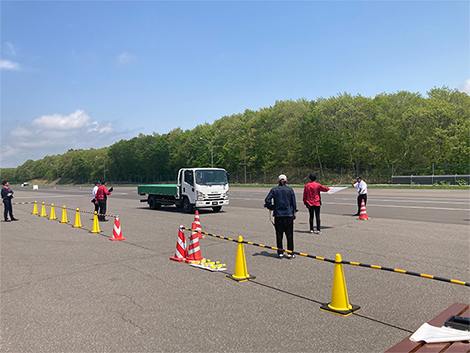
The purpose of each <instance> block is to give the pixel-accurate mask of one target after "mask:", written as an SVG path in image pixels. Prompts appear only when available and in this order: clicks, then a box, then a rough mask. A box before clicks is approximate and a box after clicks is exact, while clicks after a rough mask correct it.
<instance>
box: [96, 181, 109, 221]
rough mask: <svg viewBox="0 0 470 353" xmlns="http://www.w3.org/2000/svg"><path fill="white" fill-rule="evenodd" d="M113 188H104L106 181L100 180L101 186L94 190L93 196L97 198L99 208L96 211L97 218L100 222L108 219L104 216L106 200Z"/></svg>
mask: <svg viewBox="0 0 470 353" xmlns="http://www.w3.org/2000/svg"><path fill="white" fill-rule="evenodd" d="M112 191H113V188H111V189H109V190H108V189H107V188H106V181H102V182H101V186H100V187H99V188H98V190H96V195H95V198H96V200H98V205H99V207H100V210H99V212H98V220H99V221H100V222H107V221H108V220H107V219H106V218H105V217H106V216H105V215H106V201H107V199H108V195H111V192H112Z"/></svg>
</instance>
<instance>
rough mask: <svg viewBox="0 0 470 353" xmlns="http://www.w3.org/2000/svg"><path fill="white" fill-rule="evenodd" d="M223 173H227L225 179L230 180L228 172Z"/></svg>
mask: <svg viewBox="0 0 470 353" xmlns="http://www.w3.org/2000/svg"><path fill="white" fill-rule="evenodd" d="M225 174H227V181H230V173H228V172H225Z"/></svg>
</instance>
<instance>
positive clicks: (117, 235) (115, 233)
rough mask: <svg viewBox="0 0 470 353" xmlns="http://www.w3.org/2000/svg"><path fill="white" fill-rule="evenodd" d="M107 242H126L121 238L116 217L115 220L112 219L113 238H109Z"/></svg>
mask: <svg viewBox="0 0 470 353" xmlns="http://www.w3.org/2000/svg"><path fill="white" fill-rule="evenodd" d="M109 240H111V241H118V240H126V238H123V237H122V232H121V223H120V222H119V216H118V215H116V218H115V219H114V228H113V237H112V238H109Z"/></svg>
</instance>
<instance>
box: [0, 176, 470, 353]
mask: <svg viewBox="0 0 470 353" xmlns="http://www.w3.org/2000/svg"><path fill="white" fill-rule="evenodd" d="M109 186H111V185H109ZM91 189H92V186H90V187H89V188H88V187H82V188H79V187H60V186H59V187H57V188H56V189H55V190H54V189H53V188H52V187H40V188H39V190H32V189H31V188H30V187H29V188H19V187H17V188H13V190H14V191H15V196H16V197H15V199H14V202H32V201H37V202H38V207H39V208H40V206H41V203H42V202H45V204H46V205H47V206H46V210H47V213H48V215H49V214H50V205H51V204H52V203H53V204H54V205H55V212H56V216H57V217H58V218H59V219H58V220H49V219H48V217H38V216H37V215H31V213H32V210H33V205H32V204H18V205H14V213H15V216H16V217H17V218H19V219H20V221H19V222H9V223H4V222H1V223H0V227H1V228H0V234H1V239H0V255H1V268H0V270H1V273H0V274H1V277H0V284H1V288H0V294H1V302H0V305H1V322H0V328H1V341H0V343H1V346H0V351H1V352H182V351H184V352H286V351H287V352H383V351H385V350H387V349H388V348H390V347H391V346H393V345H394V344H396V343H397V342H399V341H400V340H402V339H403V338H404V337H406V336H408V335H409V334H410V333H412V332H414V331H415V330H417V329H418V328H419V327H420V326H421V325H422V324H423V323H425V322H427V321H429V320H430V319H432V318H433V317H434V316H436V315H437V314H439V313H440V312H442V311H443V310H445V309H446V308H447V307H448V306H450V305H451V304H452V303H454V302H464V303H469V301H470V300H469V299H470V295H469V294H470V291H469V287H466V286H461V285H457V284H451V283H446V282H441V281H436V280H431V279H426V278H421V277H414V276H409V275H404V274H399V273H394V272H386V271H381V270H376V269H371V268H364V267H357V266H350V265H343V269H344V275H345V283H346V285H347V293H348V299H349V302H350V303H351V304H354V305H359V306H360V307H361V310H360V311H358V312H357V313H354V314H352V315H350V316H348V317H342V316H338V315H334V314H331V313H327V312H324V311H321V310H320V309H319V307H320V305H321V304H323V303H328V302H330V300H331V294H332V284H333V273H334V266H335V265H334V264H331V263H329V262H326V261H321V260H317V259H312V258H306V257H302V256H297V257H296V258H295V259H293V260H287V259H282V260H280V259H278V258H277V257H276V252H275V251H273V250H270V249H267V248H263V247H257V246H253V245H247V244H246V245H244V252H245V257H246V264H247V269H248V272H249V274H250V275H254V276H256V279H255V280H253V281H247V282H242V283H237V282H235V281H232V280H229V279H227V278H226V276H227V275H230V274H233V273H234V267H235V260H236V255H237V243H236V242H231V241H227V240H222V239H219V238H215V237H211V236H206V237H205V239H201V240H200V247H201V254H202V255H203V256H204V257H205V258H209V259H211V260H213V261H220V262H221V263H226V264H227V270H226V271H221V272H210V271H207V270H203V269H199V268H195V267H191V266H189V265H187V264H184V263H177V262H174V261H170V260H169V258H170V257H171V256H174V255H175V249H176V242H177V237H178V227H179V226H180V225H181V224H183V225H184V226H185V227H190V226H191V223H192V222H193V220H194V215H191V214H185V213H183V212H182V211H181V210H179V209H176V208H175V207H173V206H170V207H162V209H161V210H150V209H149V208H148V207H147V205H146V203H141V202H139V200H140V196H139V195H137V192H136V189H137V188H136V187H116V186H115V188H114V192H113V194H112V195H111V196H110V197H109V199H108V213H110V214H112V215H116V214H118V215H119V219H120V223H121V227H122V235H123V236H124V237H125V238H126V240H124V241H117V242H112V241H109V240H108V238H109V237H111V236H112V231H113V220H114V219H113V217H109V221H108V222H106V223H100V230H101V231H102V233H99V234H92V233H90V231H91V230H92V225H93V217H92V215H91V214H89V213H82V214H81V223H82V224H83V226H84V227H83V228H73V227H72V226H73V224H74V218H75V212H74V211H72V210H73V209H76V208H77V207H78V208H79V209H80V210H87V211H92V210H93V205H92V204H91V202H90V200H91ZM268 191H269V189H268V188H231V190H230V199H231V200H230V205H229V206H227V207H224V208H223V209H222V211H221V212H219V213H214V212H212V211H211V210H200V211H199V213H200V220H201V226H202V230H203V231H204V232H208V233H212V234H216V235H220V236H224V237H230V238H233V239H237V238H238V236H240V235H241V236H242V237H243V239H244V240H246V241H250V242H255V243H259V244H263V245H267V246H275V245H276V244H275V236H274V228H273V226H272V224H271V222H270V213H269V212H268V211H267V210H266V209H264V208H263V207H262V205H263V200H264V197H265V196H266V194H267V193H268ZM296 195H297V199H298V207H299V210H300V212H299V214H298V217H297V220H296V222H295V251H297V252H302V253H306V254H309V255H314V256H319V257H324V258H327V259H334V258H335V255H336V254H337V253H339V254H341V256H342V258H343V260H345V261H354V262H360V263H365V264H372V265H379V266H386V267H392V268H398V269H402V270H407V271H414V272H418V273H424V274H429V275H434V276H440V277H444V278H449V279H456V280H461V281H469V280H470V271H469V269H470V264H469V224H470V215H469V209H470V207H469V201H470V197H469V192H468V190H462V191H461V190H410V189H407V190H398V189H373V188H370V189H369V196H368V202H367V214H368V216H369V217H370V218H371V219H370V220H369V221H359V220H357V217H354V216H352V215H353V214H354V213H355V212H356V211H357V209H356V208H357V206H356V195H355V190H354V189H353V188H349V189H347V190H344V191H340V192H338V193H336V194H334V195H326V194H325V195H322V202H323V206H322V214H321V220H322V228H323V229H322V231H323V233H322V234H321V235H312V234H310V233H309V232H308V219H307V217H308V212H307V210H306V208H305V207H304V206H303V204H302V202H301V200H302V199H301V197H302V189H296ZM63 205H65V206H66V207H67V208H70V209H72V210H67V217H68V220H69V222H70V223H68V224H61V223H59V222H58V221H59V220H60V218H61V214H62V206H63ZM187 235H188V238H189V234H187Z"/></svg>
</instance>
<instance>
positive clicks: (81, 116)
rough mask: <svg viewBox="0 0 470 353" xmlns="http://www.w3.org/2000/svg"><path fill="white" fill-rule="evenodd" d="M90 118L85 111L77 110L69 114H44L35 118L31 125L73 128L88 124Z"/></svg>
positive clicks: (46, 127) (50, 127)
mask: <svg viewBox="0 0 470 353" xmlns="http://www.w3.org/2000/svg"><path fill="white" fill-rule="evenodd" d="M90 119H91V118H90V117H89V116H88V114H87V113H85V111H83V110H77V111H76V112H74V113H72V114H70V115H67V116H63V115H61V114H54V115H43V116H41V117H39V118H37V119H34V120H33V122H32V123H31V125H33V126H38V127H39V128H43V129H60V130H73V129H78V128H81V127H83V126H86V125H88V121H89V120H90Z"/></svg>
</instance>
